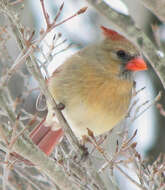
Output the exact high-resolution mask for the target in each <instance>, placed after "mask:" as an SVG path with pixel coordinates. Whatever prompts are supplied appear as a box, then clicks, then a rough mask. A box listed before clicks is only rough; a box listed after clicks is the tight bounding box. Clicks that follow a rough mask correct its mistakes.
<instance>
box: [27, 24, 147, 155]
mask: <svg viewBox="0 0 165 190" xmlns="http://www.w3.org/2000/svg"><path fill="white" fill-rule="evenodd" d="M101 30H102V31H103V35H104V37H105V38H104V40H103V41H101V42H98V43H95V44H92V45H89V46H88V47H86V48H84V49H82V50H81V51H79V52H78V53H76V54H74V55H73V56H71V57H70V58H69V59H68V60H66V61H65V63H64V64H63V65H62V66H60V67H59V68H58V69H57V70H56V71H55V72H54V73H53V75H52V77H51V78H50V79H49V80H48V89H49V90H50V92H51V94H52V96H53V97H54V99H55V100H56V102H57V103H62V104H64V105H65V108H64V110H63V113H64V116H65V118H66V120H67V121H68V123H69V125H70V127H71V128H72V130H73V132H74V133H75V135H76V136H77V137H79V138H81V137H82V136H83V135H85V134H87V128H89V129H90V130H91V131H93V133H94V134H95V135H100V134H102V133H104V132H106V131H109V130H110V129H112V128H113V127H114V126H115V125H116V124H117V123H118V122H120V121H121V120H122V119H123V118H124V116H125V115H126V114H127V110H128V107H129V104H130V100H131V96H132V88H133V72H134V71H141V70H146V69H147V66H146V63H145V62H144V60H143V59H142V58H141V57H140V54H139V51H138V50H137V48H136V47H135V46H134V45H133V44H132V43H131V42H130V41H128V40H127V39H126V38H125V37H123V36H122V35H120V34H118V33H117V32H115V31H113V30H111V29H108V28H106V27H104V26H101ZM54 122H55V121H54V120H53V112H52V108H51V105H48V115H47V118H46V121H44V122H43V123H42V124H40V125H39V126H38V127H37V128H36V129H34V130H33V131H32V133H31V135H30V137H31V139H32V140H33V141H34V142H35V143H36V144H37V145H38V146H39V147H40V149H41V150H42V151H43V152H45V153H46V154H47V155H50V154H51V152H52V150H53V148H54V146H55V145H56V144H57V143H58V142H59V139H60V138H61V136H63V131H62V129H61V128H59V126H58V125H57V123H56V124H55V123H54ZM45 126H49V127H45ZM52 126H53V127H52Z"/></svg>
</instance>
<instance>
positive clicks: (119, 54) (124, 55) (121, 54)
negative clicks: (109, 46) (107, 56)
mask: <svg viewBox="0 0 165 190" xmlns="http://www.w3.org/2000/svg"><path fill="white" fill-rule="evenodd" d="M116 54H117V56H118V57H119V58H122V59H123V58H126V57H127V54H126V52H125V51H124V50H119V51H117V52H116Z"/></svg>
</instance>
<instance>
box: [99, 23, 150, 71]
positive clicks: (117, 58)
mask: <svg viewBox="0 0 165 190" xmlns="http://www.w3.org/2000/svg"><path fill="white" fill-rule="evenodd" d="M101 30H102V31H103V35H104V36H105V40H104V41H103V48H104V49H105V50H106V52H107V53H108V54H109V55H110V57H111V59H113V60H114V62H116V63H119V64H120V65H121V68H122V72H125V71H142V70H146V69H147V65H146V63H145V62H144V60H143V58H142V57H141V55H140V53H139V50H138V49H137V48H136V47H135V46H134V45H133V44H132V43H131V42H130V41H128V40H127V39H126V38H125V37H124V36H122V35H121V34H119V33H117V32H116V31H114V30H111V29H108V28H106V27H104V26H101Z"/></svg>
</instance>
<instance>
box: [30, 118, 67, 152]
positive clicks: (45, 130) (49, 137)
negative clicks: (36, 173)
mask: <svg viewBox="0 0 165 190" xmlns="http://www.w3.org/2000/svg"><path fill="white" fill-rule="evenodd" d="M63 135H64V132H63V130H62V129H61V128H60V129H58V130H52V126H45V120H43V121H42V122H41V123H40V124H39V125H38V126H37V127H36V128H34V129H33V131H32V132H31V133H30V138H31V139H32V141H33V142H34V143H35V144H36V145H37V146H38V147H39V148H40V149H41V150H42V151H43V152H44V153H45V154H46V155H48V156H49V155H50V154H51V153H52V151H53V149H54V147H55V146H56V145H57V144H58V143H59V141H60V140H61V138H62V137H63Z"/></svg>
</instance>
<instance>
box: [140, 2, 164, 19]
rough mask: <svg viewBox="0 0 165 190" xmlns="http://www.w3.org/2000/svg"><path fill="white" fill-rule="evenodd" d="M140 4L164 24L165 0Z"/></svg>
mask: <svg viewBox="0 0 165 190" xmlns="http://www.w3.org/2000/svg"><path fill="white" fill-rule="evenodd" d="M139 2H140V3H142V4H143V5H144V6H145V7H146V8H147V9H149V10H150V11H151V12H152V13H153V14H155V15H156V16H157V17H158V18H159V19H160V20H161V21H162V22H165V11H164V7H165V1H164V0H159V1H158V0H139Z"/></svg>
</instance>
